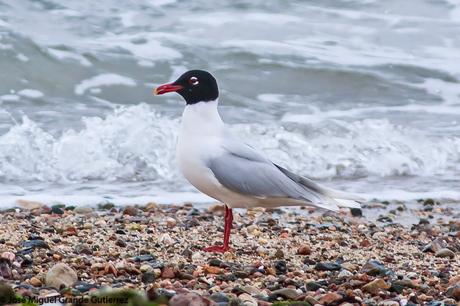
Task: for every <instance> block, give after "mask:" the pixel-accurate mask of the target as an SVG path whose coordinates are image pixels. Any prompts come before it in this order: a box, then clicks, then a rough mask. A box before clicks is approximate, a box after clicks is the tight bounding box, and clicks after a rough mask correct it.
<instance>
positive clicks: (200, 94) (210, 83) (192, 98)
mask: <svg viewBox="0 0 460 306" xmlns="http://www.w3.org/2000/svg"><path fill="white" fill-rule="evenodd" d="M168 92H177V93H178V94H180V95H181V96H182V97H183V98H184V100H185V102H186V103H187V104H195V103H198V102H202V101H203V102H207V101H214V100H216V99H217V97H218V96H219V88H218V87H217V81H216V79H215V78H214V77H213V76H212V74H210V73H209V72H207V71H204V70H190V71H187V72H185V73H184V74H182V75H181V76H180V77H179V78H178V79H177V80H175V81H174V82H172V83H169V84H164V85H161V86H158V87H157V88H155V90H154V94H155V95H162V94H165V93H168Z"/></svg>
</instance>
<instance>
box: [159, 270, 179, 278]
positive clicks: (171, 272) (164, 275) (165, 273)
mask: <svg viewBox="0 0 460 306" xmlns="http://www.w3.org/2000/svg"><path fill="white" fill-rule="evenodd" d="M175 276H176V273H175V272H174V269H173V268H172V267H165V268H164V269H163V271H162V272H161V277H162V278H174V277H175Z"/></svg>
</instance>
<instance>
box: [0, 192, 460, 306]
mask: <svg viewBox="0 0 460 306" xmlns="http://www.w3.org/2000/svg"><path fill="white" fill-rule="evenodd" d="M457 204H458V203H439V202H437V201H434V200H431V199H425V200H419V201H413V202H406V203H403V202H369V203H365V204H364V205H363V209H362V210H356V209H355V210H352V211H350V210H348V209H347V210H342V211H341V212H340V213H338V214H337V213H329V212H324V211H318V210H310V209H309V208H307V209H299V208H297V209H271V210H266V209H252V210H247V211H246V210H241V211H240V210H237V211H236V213H235V220H234V226H233V230H232V237H231V239H232V242H231V245H232V251H231V252H227V253H225V254H212V253H206V252H203V251H202V248H204V247H206V246H209V245H212V244H215V243H216V242H220V241H221V239H222V230H223V213H224V208H223V205H221V204H219V203H216V204H213V205H209V206H202V205H201V206H200V205H193V204H181V205H160V204H157V203H148V204H145V205H133V206H122V207H118V206H114V205H113V204H110V203H108V204H101V205H97V206H96V205H95V206H92V207H73V206H70V205H55V206H47V205H44V204H42V203H38V202H29V201H19V202H18V205H17V208H12V209H5V210H3V211H2V212H1V213H0V215H1V218H0V254H1V258H0V297H1V298H0V304H18V303H23V304H24V303H26V302H28V303H30V302H33V303H34V304H44V303H59V304H73V305H127V304H128V303H131V304H130V305H162V304H169V305H178V306H179V305H222V306H223V305H248V306H255V305H260V306H268V305H305V306H308V305H388V306H390V305H395V306H396V305H459V302H460V213H459V211H458V209H455V205H457Z"/></svg>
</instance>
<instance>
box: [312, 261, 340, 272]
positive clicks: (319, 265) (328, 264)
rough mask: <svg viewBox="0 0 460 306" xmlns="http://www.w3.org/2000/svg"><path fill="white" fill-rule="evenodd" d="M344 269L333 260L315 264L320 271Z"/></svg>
mask: <svg viewBox="0 0 460 306" xmlns="http://www.w3.org/2000/svg"><path fill="white" fill-rule="evenodd" d="M340 269H342V267H341V266H340V265H339V264H336V263H332V262H319V263H317V264H316V265H315V270H318V271H338V270H340Z"/></svg>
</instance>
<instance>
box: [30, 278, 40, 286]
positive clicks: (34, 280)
mask: <svg viewBox="0 0 460 306" xmlns="http://www.w3.org/2000/svg"><path fill="white" fill-rule="evenodd" d="M29 284H31V285H32V286H34V287H41V286H42V282H41V280H39V279H38V278H36V277H32V278H31V279H29Z"/></svg>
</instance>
